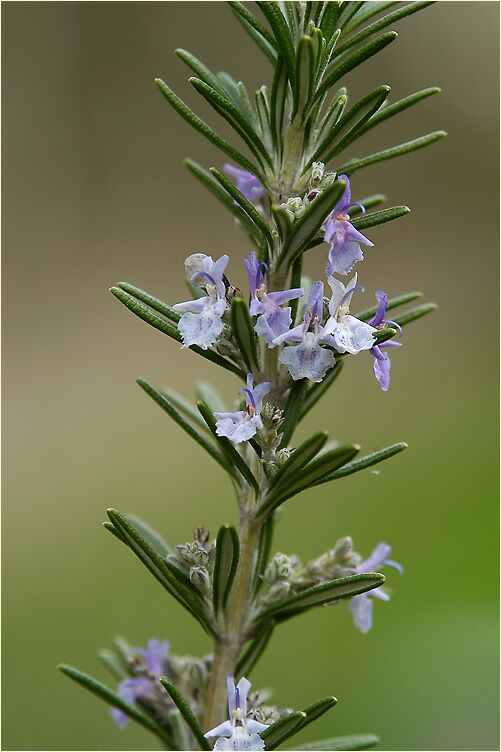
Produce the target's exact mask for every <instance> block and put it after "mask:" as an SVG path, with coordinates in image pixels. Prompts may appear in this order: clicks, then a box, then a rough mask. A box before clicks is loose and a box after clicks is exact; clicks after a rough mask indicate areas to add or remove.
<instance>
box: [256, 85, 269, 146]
mask: <svg viewBox="0 0 501 752" xmlns="http://www.w3.org/2000/svg"><path fill="white" fill-rule="evenodd" d="M254 101H255V103H256V112H257V117H258V121H259V130H260V133H261V138H262V140H263V144H264V146H265V148H266V150H267V151H268V152H271V151H272V149H273V145H272V144H273V141H272V136H271V125H270V112H269V109H268V104H269V103H268V90H267V87H266V86H261V88H260V89H258V90H257V91H256V93H255V94H254Z"/></svg>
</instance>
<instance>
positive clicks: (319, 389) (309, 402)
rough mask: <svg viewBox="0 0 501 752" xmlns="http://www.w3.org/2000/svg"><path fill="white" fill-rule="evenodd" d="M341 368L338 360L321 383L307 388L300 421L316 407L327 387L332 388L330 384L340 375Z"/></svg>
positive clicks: (340, 362)
mask: <svg viewBox="0 0 501 752" xmlns="http://www.w3.org/2000/svg"><path fill="white" fill-rule="evenodd" d="M342 367H343V361H342V360H339V359H338V360H337V361H336V363H335V365H334V368H331V369H330V371H327V375H326V376H325V377H324V378H323V379H322V381H320V382H319V383H318V384H312V385H311V386H310V387H309V388H308V391H307V392H306V395H305V398H304V402H303V404H302V407H301V414H300V418H299V419H300V420H302V419H303V418H304V416H305V415H306V414H307V413H309V412H310V410H311V408H312V407H313V406H314V405H316V403H317V402H318V400H319V399H320V397H322V396H323V395H324V394H325V392H326V391H327V390H328V389H329V387H330V386H332V384H333V383H334V382H335V380H336V379H337V377H338V376H339V374H340V373H341V369H342Z"/></svg>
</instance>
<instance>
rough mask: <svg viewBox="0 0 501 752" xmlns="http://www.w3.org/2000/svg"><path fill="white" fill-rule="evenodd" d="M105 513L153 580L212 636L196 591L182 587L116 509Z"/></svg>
mask: <svg viewBox="0 0 501 752" xmlns="http://www.w3.org/2000/svg"><path fill="white" fill-rule="evenodd" d="M107 512H108V517H109V518H110V520H111V522H112V523H113V525H114V527H115V528H117V530H118V531H119V533H120V534H121V535H122V537H123V539H124V542H125V543H127V545H128V546H129V548H130V549H131V551H132V552H133V553H134V554H135V555H136V556H137V557H138V559H139V560H140V561H142V563H143V564H144V565H145V567H146V568H147V569H148V570H149V571H150V572H151V574H152V575H153V576H154V577H155V579H157V580H158V581H159V582H160V584H161V585H163V586H164V588H165V589H166V590H167V591H168V592H169V593H170V594H171V595H172V596H173V597H174V598H175V599H176V600H177V601H178V602H179V603H181V605H182V606H184V607H185V608H186V609H187V610H188V611H189V612H190V613H191V614H192V615H193V616H194V617H195V618H196V619H197V621H199V622H200V624H201V625H202V626H203V628H204V629H205V630H206V632H207V633H208V634H209V635H212V636H213V634H214V630H213V628H212V625H211V624H210V622H209V621H208V619H207V614H206V612H205V606H204V603H203V601H202V599H201V597H200V595H199V593H198V591H196V590H195V589H194V588H192V589H190V590H188V588H185V587H184V586H183V584H182V583H181V581H180V579H179V578H178V577H176V576H175V575H174V574H173V572H172V571H171V568H170V567H169V566H168V563H167V561H166V560H165V559H163V558H162V557H161V556H159V555H158V554H157V553H156V551H155V550H154V549H153V548H152V547H151V546H150V545H149V543H147V542H146V541H145V540H144V538H143V537H142V535H140V533H139V532H138V530H137V529H136V528H135V527H134V525H133V524H132V523H131V522H129V520H128V519H127V518H126V516H125V515H123V514H121V513H120V512H119V511H118V510H116V509H108V510H107Z"/></svg>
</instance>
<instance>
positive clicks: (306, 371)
mask: <svg viewBox="0 0 501 752" xmlns="http://www.w3.org/2000/svg"><path fill="white" fill-rule="evenodd" d="M280 362H281V363H283V364H284V365H286V366H287V367H288V369H289V373H290V375H291V376H292V378H293V379H294V381H297V380H298V379H303V378H307V379H310V380H311V381H316V382H320V381H322V379H323V378H324V376H325V374H326V373H327V371H328V370H329V368H332V366H333V365H334V363H335V358H334V354H333V353H332V351H331V350H326V349H324V348H323V347H320V343H319V341H318V337H316V336H315V334H314V333H313V332H307V333H306V335H305V336H304V339H303V341H302V342H301V343H300V344H299V345H296V346H292V347H284V349H283V350H282V352H281V353H280Z"/></svg>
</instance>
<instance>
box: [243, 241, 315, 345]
mask: <svg viewBox="0 0 501 752" xmlns="http://www.w3.org/2000/svg"><path fill="white" fill-rule="evenodd" d="M244 264H245V268H246V269H247V276H248V277H249V284H250V288H251V303H250V309H249V310H250V314H251V316H257V317H258V319H257V321H256V325H255V327H254V331H255V332H256V334H258V335H259V336H260V337H263V339H264V341H265V342H266V344H267V345H268V347H275V345H274V344H273V340H274V339H275V338H276V337H278V336H279V335H280V334H284V332H286V331H288V329H289V327H290V325H291V323H292V316H291V308H290V307H288V308H281V307H280V306H281V304H282V303H288V302H289V300H295V299H296V298H301V297H302V296H303V294H304V291H303V289H302V288H301V287H296V288H294V289H293V290H282V291H280V292H267V291H266V283H265V279H264V273H265V271H266V269H267V266H266V264H265V263H263V262H261V263H259V261H258V258H257V254H256V253H255V251H251V252H250V253H249V255H248V256H247V258H244Z"/></svg>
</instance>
